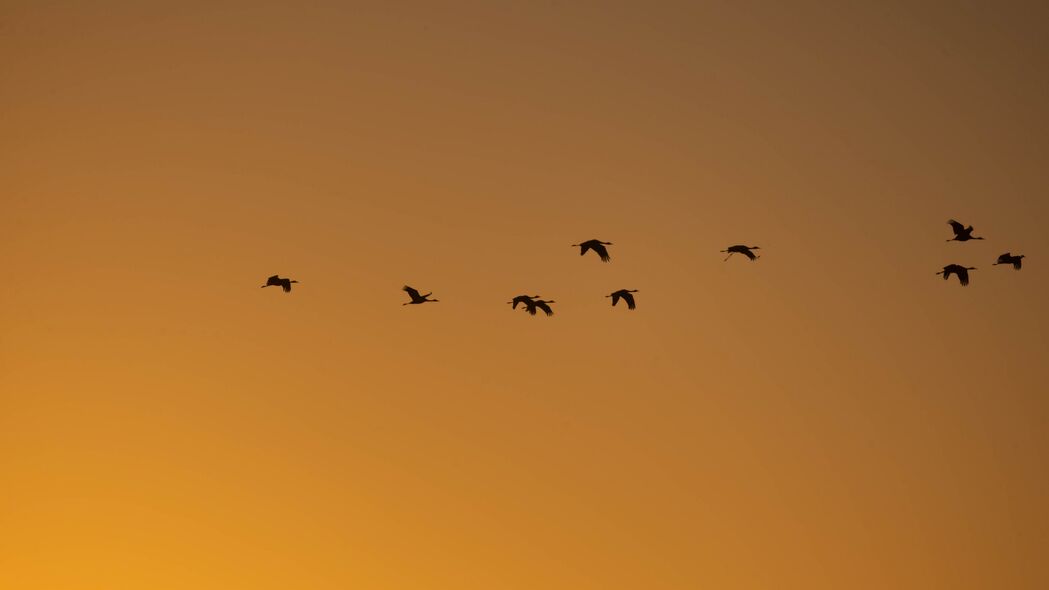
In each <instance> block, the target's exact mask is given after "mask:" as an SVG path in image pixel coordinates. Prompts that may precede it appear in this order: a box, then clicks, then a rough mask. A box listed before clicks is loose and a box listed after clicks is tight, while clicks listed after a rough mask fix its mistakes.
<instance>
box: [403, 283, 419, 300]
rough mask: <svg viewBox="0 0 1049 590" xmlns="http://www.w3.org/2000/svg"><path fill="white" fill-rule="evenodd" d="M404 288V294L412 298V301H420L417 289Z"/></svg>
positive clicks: (406, 286)
mask: <svg viewBox="0 0 1049 590" xmlns="http://www.w3.org/2000/svg"><path fill="white" fill-rule="evenodd" d="M403 288H404V292H405V293H407V294H408V296H409V297H411V298H412V299H418V298H419V292H418V291H416V290H415V289H412V288H411V287H409V286H408V285H405V286H404V287H403Z"/></svg>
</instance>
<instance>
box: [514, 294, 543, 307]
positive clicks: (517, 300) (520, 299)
mask: <svg viewBox="0 0 1049 590" xmlns="http://www.w3.org/2000/svg"><path fill="white" fill-rule="evenodd" d="M533 299H539V296H538V295H518V296H517V297H514V298H513V300H512V301H507V303H509V304H510V305H513V308H512V309H517V305H518V304H525V305H527V303H528V302H529V301H531V300H533Z"/></svg>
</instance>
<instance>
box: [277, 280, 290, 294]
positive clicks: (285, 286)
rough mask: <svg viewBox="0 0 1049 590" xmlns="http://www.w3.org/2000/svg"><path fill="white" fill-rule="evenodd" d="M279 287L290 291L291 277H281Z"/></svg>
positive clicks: (286, 291) (287, 291)
mask: <svg viewBox="0 0 1049 590" xmlns="http://www.w3.org/2000/svg"><path fill="white" fill-rule="evenodd" d="M280 288H281V289H284V292H285V293H291V279H281V281H280Z"/></svg>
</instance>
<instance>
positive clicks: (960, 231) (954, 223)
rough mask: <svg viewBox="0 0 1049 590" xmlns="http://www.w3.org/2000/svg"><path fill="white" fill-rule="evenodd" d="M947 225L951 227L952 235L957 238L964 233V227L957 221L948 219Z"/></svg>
mask: <svg viewBox="0 0 1049 590" xmlns="http://www.w3.org/2000/svg"><path fill="white" fill-rule="evenodd" d="M947 223H949V224H950V226H951V229H952V230H954V235H956V236H957V235H961V234H963V233H965V226H964V225H962V224H960V223H958V222H957V221H955V220H953V219H948V220H947Z"/></svg>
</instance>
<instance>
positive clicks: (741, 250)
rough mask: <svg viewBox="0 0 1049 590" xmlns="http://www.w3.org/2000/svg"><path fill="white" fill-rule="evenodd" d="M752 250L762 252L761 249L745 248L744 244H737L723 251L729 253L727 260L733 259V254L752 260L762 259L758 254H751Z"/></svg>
mask: <svg viewBox="0 0 1049 590" xmlns="http://www.w3.org/2000/svg"><path fill="white" fill-rule="evenodd" d="M751 250H761V247H760V246H744V245H742V244H736V245H735V246H729V247H728V248H727V249H725V250H722V252H728V256H726V257H725V260H728V259H729V258H732V255H733V254H742V255H744V256H746V257H747V258H749V259H751V260H757V259H758V258H761V257H760V256H758V255H757V254H755V253H753V252H751Z"/></svg>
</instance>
